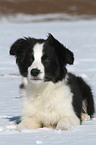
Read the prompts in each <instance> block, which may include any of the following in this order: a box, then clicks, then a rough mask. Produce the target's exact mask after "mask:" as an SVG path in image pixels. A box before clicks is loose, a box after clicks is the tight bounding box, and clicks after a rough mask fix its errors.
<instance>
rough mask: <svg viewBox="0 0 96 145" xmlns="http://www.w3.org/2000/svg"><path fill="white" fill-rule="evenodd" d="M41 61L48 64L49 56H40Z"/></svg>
mask: <svg viewBox="0 0 96 145" xmlns="http://www.w3.org/2000/svg"><path fill="white" fill-rule="evenodd" d="M42 62H43V63H44V64H49V62H50V58H49V56H47V55H46V54H45V55H44V56H43V57H42Z"/></svg>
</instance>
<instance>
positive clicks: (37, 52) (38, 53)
mask: <svg viewBox="0 0 96 145" xmlns="http://www.w3.org/2000/svg"><path fill="white" fill-rule="evenodd" d="M43 45H44V43H42V44H40V43H37V44H36V45H35V46H34V47H33V56H34V61H33V63H32V65H31V66H30V67H29V68H28V77H29V78H32V77H33V76H32V75H31V70H32V69H38V70H40V74H39V75H38V78H39V79H44V66H43V64H42V61H41V58H42V56H43Z"/></svg>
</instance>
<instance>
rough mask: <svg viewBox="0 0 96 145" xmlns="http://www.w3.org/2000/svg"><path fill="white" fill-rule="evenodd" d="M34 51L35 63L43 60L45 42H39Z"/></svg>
mask: <svg viewBox="0 0 96 145" xmlns="http://www.w3.org/2000/svg"><path fill="white" fill-rule="evenodd" d="M33 53H34V63H35V62H36V63H40V62H41V57H42V55H43V43H42V44H39V43H37V44H36V45H35V46H34V48H33Z"/></svg>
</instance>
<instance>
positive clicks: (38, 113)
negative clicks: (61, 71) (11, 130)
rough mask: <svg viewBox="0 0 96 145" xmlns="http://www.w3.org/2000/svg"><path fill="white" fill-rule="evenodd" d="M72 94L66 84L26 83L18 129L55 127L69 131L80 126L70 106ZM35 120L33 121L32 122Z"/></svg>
mask: <svg viewBox="0 0 96 145" xmlns="http://www.w3.org/2000/svg"><path fill="white" fill-rule="evenodd" d="M72 95H73V94H72V93H71V91H70V88H69V86H68V85H67V83H66V82H64V81H62V82H58V83H56V84H54V83H52V82H43V83H41V84H32V83H31V82H28V85H27V87H26V89H25V90H24V92H23V98H22V99H23V110H22V116H23V117H22V122H21V124H20V125H19V128H20V129H21V128H23V127H24V128H33V129H36V128H40V127H42V124H43V126H45V127H53V128H54V127H55V128H56V129H69V128H71V127H72V126H76V125H79V124H80V120H79V119H78V117H77V116H76V115H75V113H74V110H73V106H72ZM34 120H35V121H34Z"/></svg>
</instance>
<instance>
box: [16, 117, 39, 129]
mask: <svg viewBox="0 0 96 145" xmlns="http://www.w3.org/2000/svg"><path fill="white" fill-rule="evenodd" d="M40 127H41V123H40V122H39V121H38V120H37V119H36V118H31V117H29V118H23V119H22V121H21V123H20V124H19V125H18V126H17V129H16V130H18V131H20V130H21V129H23V128H26V129H38V128H40Z"/></svg>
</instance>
